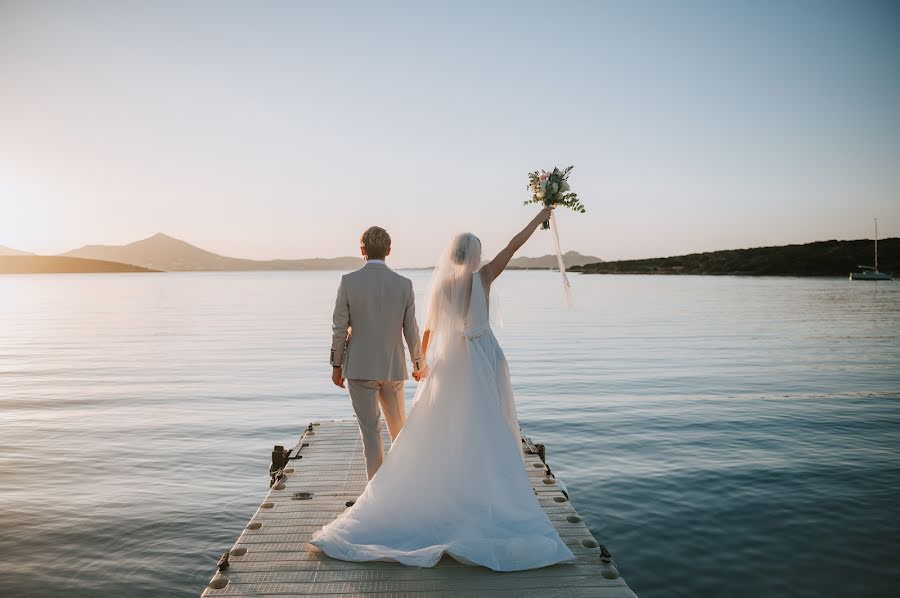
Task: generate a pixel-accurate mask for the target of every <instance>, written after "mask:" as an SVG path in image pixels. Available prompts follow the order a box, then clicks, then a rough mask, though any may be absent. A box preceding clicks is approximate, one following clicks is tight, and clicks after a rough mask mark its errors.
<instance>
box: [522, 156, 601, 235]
mask: <svg viewBox="0 0 900 598" xmlns="http://www.w3.org/2000/svg"><path fill="white" fill-rule="evenodd" d="M574 168H575V167H574V166H569V167H567V168H564V169H563V170H560V169H559V168H554V169H553V170H552V171H549V172H548V171H546V170H542V171H540V172H538V171H537V170H535V171H534V172H532V173H529V175H528V188H529V189H530V190H531V194H532V196H531V199H529V200H527V201H526V202H525V205H528V204H531V203H542V204H544V205H545V206H552V205H558V206H565V207H567V208H569V209H572V210H575V211H576V212H581V213H582V214H584V213H585V212H586V211H587V210H586V209H585V208H584V204H582V203H581V200H580V199H578V194H577V193H575V192H574V191H572V190H571V189H570V188H569V182H568V181H569V174H570V173H571V172H572V170H573V169H574ZM541 228H543V229H547V228H550V221H549V220H548V221H547V222H544V224H543V225H542V226H541Z"/></svg>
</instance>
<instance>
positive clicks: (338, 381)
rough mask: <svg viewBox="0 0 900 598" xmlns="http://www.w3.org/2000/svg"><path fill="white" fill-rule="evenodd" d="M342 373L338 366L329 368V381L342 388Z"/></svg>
mask: <svg viewBox="0 0 900 598" xmlns="http://www.w3.org/2000/svg"><path fill="white" fill-rule="evenodd" d="M342 374H343V372H342V371H341V368H339V367H332V368H331V381H332V382H334V385H335V386H340V387H341V388H344V376H343V375H342Z"/></svg>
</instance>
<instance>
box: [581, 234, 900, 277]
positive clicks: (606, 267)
mask: <svg viewBox="0 0 900 598" xmlns="http://www.w3.org/2000/svg"><path fill="white" fill-rule="evenodd" d="M874 251H875V242H874V241H873V240H871V239H858V240H854V241H833V240H832V241H817V242H815V243H805V244H802V245H782V246H774V247H754V248H751V249H729V250H723V251H709V252H705V253H692V254H689V255H678V256H673V257H658V258H649V259H641V260H621V261H616V262H600V263H596V264H586V265H584V266H576V267H574V268H572V269H571V271H572V272H581V273H583V274H670V275H678V274H692V275H712V276H715V275H718V276H724V275H730V276H828V277H830V276H848V275H849V274H850V272H853V271H856V270H857V269H858V266H860V265H863V266H872V265H874V261H875V260H874ZM878 269H879V270H880V271H881V272H888V273H891V272H893V273H897V274H900V238H897V237H894V238H890V239H880V240H879V241H878Z"/></svg>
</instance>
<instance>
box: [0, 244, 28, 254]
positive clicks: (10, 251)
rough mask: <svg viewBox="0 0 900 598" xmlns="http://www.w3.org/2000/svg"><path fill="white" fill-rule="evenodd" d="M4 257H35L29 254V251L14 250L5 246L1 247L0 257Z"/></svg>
mask: <svg viewBox="0 0 900 598" xmlns="http://www.w3.org/2000/svg"><path fill="white" fill-rule="evenodd" d="M3 255H34V254H33V253H29V252H27V251H19V250H18V249H13V248H12V247H6V246H5V245H0V256H3Z"/></svg>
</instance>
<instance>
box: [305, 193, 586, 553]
mask: <svg viewBox="0 0 900 598" xmlns="http://www.w3.org/2000/svg"><path fill="white" fill-rule="evenodd" d="M551 210H552V208H544V209H543V210H541V212H540V213H539V214H538V215H537V216H535V218H534V219H533V220H532V221H531V222H530V223H528V226H526V227H525V228H524V229H523V230H522V231H521V232H520V233H519V234H517V235H516V236H515V237H513V239H512V240H511V241H510V242H509V245H507V246H506V248H505V249H504V250H503V251H501V252H500V253H499V254H498V255H497V257H495V258H494V259H493V260H492V261H491V262H490V263H488V264H486V265H485V266H484V267H482V268H480V269H479V265H480V264H481V241H479V240H478V237H476V236H475V235H473V234H471V233H463V234H460V235H457V236H456V237H454V238H453V240H452V241H451V242H450V245H449V247H448V248H447V249H446V250H445V252H444V254H443V256H442V257H441V260H440V262H439V263H438V265H437V266H436V267H435V270H434V278H433V282H432V286H431V295H430V299H429V306H428V315H427V322H426V328H425V331H424V334H423V339H422V346H423V352H424V354H425V355H426V356H427V355H428V353H431V354H432V355H433V357H434V365H433V367H432V368H431V372H430V373H429V374H428V376H427V377H426V378H425V380H424V383H423V384H421V385H420V386H419V388H418V391H417V393H416V399H415V402H414V403H413V405H412V409H411V410H410V413H409V417H408V419H407V422H406V425H405V426H404V427H403V429H402V430H401V432H400V434H399V436H398V437H397V439H396V440H395V441H394V443H393V445H392V447H391V450H390V452H389V453H388V454H387V455H386V456H385V460H384V464H383V465H382V466H381V468H380V469H379V470H378V472H377V473H376V474H375V476H374V477H373V478H372V480H371V481H370V482H369V485H368V486H367V487H366V489H365V491H364V492H363V493H362V495H361V496H360V497H359V498H358V499H357V501H356V504H355V505H354V506H353V507H352V508H350V509H348V510H347V511H345V512H344V513H343V514H341V515H340V516H339V517H338V518H337V519H335V520H334V521H332V522H331V523H329V524H328V525H326V526H325V527H323V528H322V529H321V530H319V531H318V532H316V533H315V534H314V535H313V537H312V540H311V541H310V542H311V543H312V544H313V545H314V546H316V547H318V548H319V549H321V550H322V551H324V552H325V553H326V554H328V555H330V556H332V557H334V558H337V559H341V560H345V561H397V562H400V563H403V564H406V565H413V566H418V567H432V566H434V565H435V564H437V562H438V561H439V560H440V559H441V557H442V556H443V555H444V554H449V555H450V556H452V557H453V558H455V559H456V560H458V561H460V562H462V563H465V564H468V565H482V566H484V567H489V568H490V569H493V570H495V571H518V570H522V569H534V568H537V567H544V566H547V565H552V564H554V563H560V562H564V561H570V560H574V558H575V556H574V555H573V554H572V552H571V551H570V550H569V549H568V548H567V547H566V545H565V544H563V542H562V540H561V539H560V537H559V534H558V533H557V532H556V530H555V529H554V527H553V525H552V524H551V523H550V520H549V519H548V518H547V515H546V514H545V513H544V511H543V510H542V509H541V506H540V504H539V503H538V500H537V497H536V496H535V493H534V491H533V489H532V487H531V484H530V483H529V481H528V475H527V473H526V472H525V468H524V467H523V462H522V442H521V437H520V432H519V424H518V421H517V419H516V408H515V403H514V399H513V393H512V386H511V384H510V379H509V369H508V366H507V363H506V358H505V357H504V356H503V351H502V350H501V349H500V346H499V345H498V344H497V339H496V338H495V337H494V333H493V332H492V331H491V328H490V323H489V320H488V295H489V292H490V287H491V283H492V282H493V281H494V280H495V279H496V278H497V277H498V276H499V275H500V274H501V273H502V272H503V270H504V269H505V268H506V265H507V264H508V263H509V260H510V258H512V256H513V254H514V253H515V252H516V251H517V250H518V249H519V248H520V247H521V246H522V245H523V244H524V243H525V241H527V240H528V238H529V237H531V235H532V233H533V232H534V231H535V229H536V228H537V227H538V225H539V224H540V223H541V222H544V221H545V220H547V219H549V217H550V212H551Z"/></svg>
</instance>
